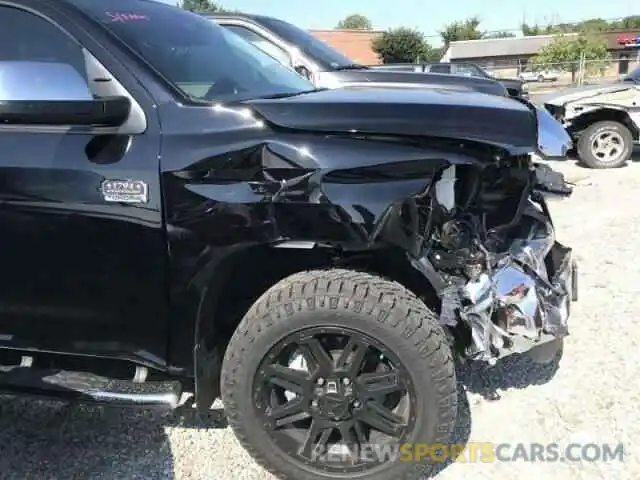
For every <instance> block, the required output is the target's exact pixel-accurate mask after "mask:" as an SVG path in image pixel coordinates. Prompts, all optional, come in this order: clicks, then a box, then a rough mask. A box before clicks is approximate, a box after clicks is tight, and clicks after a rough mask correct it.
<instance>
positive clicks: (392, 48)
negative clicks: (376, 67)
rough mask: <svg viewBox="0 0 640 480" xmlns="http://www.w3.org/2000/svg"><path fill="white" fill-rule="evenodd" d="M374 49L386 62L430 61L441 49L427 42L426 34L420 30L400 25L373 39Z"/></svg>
mask: <svg viewBox="0 0 640 480" xmlns="http://www.w3.org/2000/svg"><path fill="white" fill-rule="evenodd" d="M371 47H372V49H373V51H374V52H376V53H377V54H378V55H379V56H380V58H382V61H383V62H384V63H414V62H430V61H433V60H434V58H435V57H436V56H437V57H438V58H440V55H439V50H437V49H434V48H432V47H431V45H429V44H428V43H427V41H426V40H425V38H424V34H422V33H421V32H419V31H418V30H414V29H410V28H406V27H399V28H392V29H390V30H387V31H386V32H384V33H383V34H382V35H380V36H379V37H377V38H376V39H375V40H373V42H372V45H371Z"/></svg>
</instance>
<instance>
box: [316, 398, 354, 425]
mask: <svg viewBox="0 0 640 480" xmlns="http://www.w3.org/2000/svg"><path fill="white" fill-rule="evenodd" d="M349 404H350V402H349V399H348V398H345V397H343V396H338V395H335V394H329V395H324V396H322V397H320V398H319V399H318V409H319V410H320V413H321V414H322V415H324V416H326V417H329V418H331V419H332V420H344V419H346V418H349V417H350V416H351V410H350V409H349Z"/></svg>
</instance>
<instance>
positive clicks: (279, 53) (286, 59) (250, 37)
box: [222, 25, 291, 66]
mask: <svg viewBox="0 0 640 480" xmlns="http://www.w3.org/2000/svg"><path fill="white" fill-rule="evenodd" d="M222 26H223V27H224V28H226V29H227V30H230V31H232V32H233V33H235V34H237V35H240V36H241V37H242V38H244V39H245V40H246V41H248V42H249V43H251V44H252V45H254V46H256V47H258V48H259V49H260V50H262V51H263V52H264V53H266V54H267V55H270V56H272V57H273V58H275V59H276V60H278V61H279V62H280V63H282V64H283V65H288V66H290V65H291V57H290V56H289V54H288V53H287V52H286V51H285V50H283V49H282V48H280V47H279V46H277V45H276V44H274V43H273V42H271V41H270V40H267V39H266V38H264V37H263V36H262V35H259V34H258V33H256V32H254V31H253V30H249V29H248V28H246V27H241V26H240V25H222Z"/></svg>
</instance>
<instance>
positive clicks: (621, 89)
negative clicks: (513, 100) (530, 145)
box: [541, 66, 640, 168]
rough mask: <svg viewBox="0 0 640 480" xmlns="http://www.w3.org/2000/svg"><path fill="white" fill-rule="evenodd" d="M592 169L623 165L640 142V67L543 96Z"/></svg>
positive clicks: (546, 105) (581, 158) (579, 155)
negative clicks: (614, 77) (612, 78)
mask: <svg viewBox="0 0 640 480" xmlns="http://www.w3.org/2000/svg"><path fill="white" fill-rule="evenodd" d="M541 100H542V101H543V102H544V105H545V108H546V109H547V110H548V111H549V112H550V113H551V114H552V115H553V116H554V117H555V118H556V119H557V120H558V121H560V122H561V123H562V125H563V126H564V127H565V128H566V130H567V132H568V133H569V135H571V137H572V139H573V142H574V143H575V144H576V149H577V153H578V158H579V160H580V161H581V162H582V163H584V164H585V165H587V166H589V167H591V168H615V167H620V166H622V165H624V164H625V163H626V162H627V161H628V160H629V159H630V158H631V156H632V155H633V149H634V146H635V145H638V143H640V66H639V67H637V68H636V69H635V70H633V71H632V72H631V73H629V74H628V75H627V76H626V77H624V78H623V79H620V80H617V81H614V82H609V83H606V84H602V83H601V84H598V85H588V86H582V87H573V88H569V89H565V90H561V91H559V92H554V93H552V94H548V95H544V96H541Z"/></svg>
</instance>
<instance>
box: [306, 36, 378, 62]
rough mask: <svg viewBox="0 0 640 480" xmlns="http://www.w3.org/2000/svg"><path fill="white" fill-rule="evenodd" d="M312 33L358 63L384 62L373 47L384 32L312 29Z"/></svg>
mask: <svg viewBox="0 0 640 480" xmlns="http://www.w3.org/2000/svg"><path fill="white" fill-rule="evenodd" d="M310 33H311V34H312V35H314V36H315V37H317V38H318V39H320V40H322V41H323V42H325V43H328V44H329V45H331V46H332V47H333V48H335V49H337V50H339V51H340V52H342V53H343V54H345V55H346V56H347V57H349V58H351V59H353V61H354V62H356V63H361V64H363V65H379V64H381V63H382V61H381V60H380V58H378V55H377V54H376V53H375V52H374V51H373V49H372V48H371V42H373V40H375V39H376V38H377V37H378V36H379V35H381V34H382V32H380V31H375V30H366V31H360V30H310Z"/></svg>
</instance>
